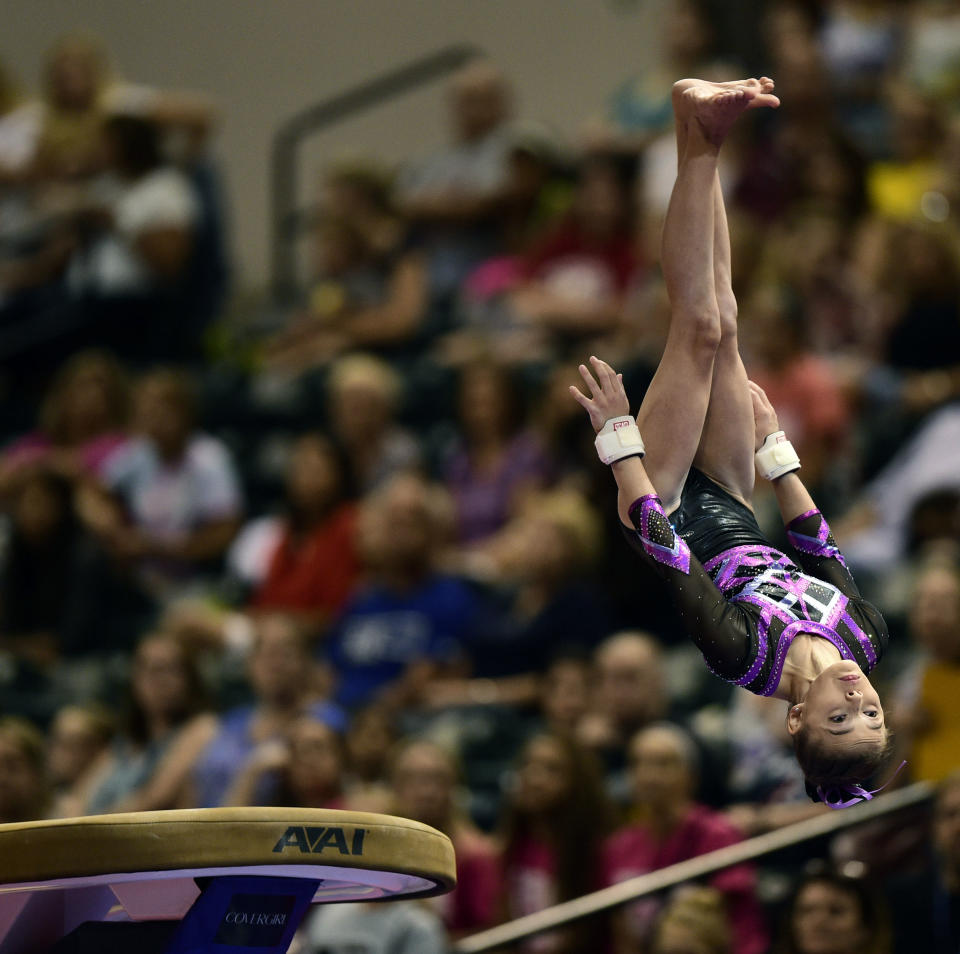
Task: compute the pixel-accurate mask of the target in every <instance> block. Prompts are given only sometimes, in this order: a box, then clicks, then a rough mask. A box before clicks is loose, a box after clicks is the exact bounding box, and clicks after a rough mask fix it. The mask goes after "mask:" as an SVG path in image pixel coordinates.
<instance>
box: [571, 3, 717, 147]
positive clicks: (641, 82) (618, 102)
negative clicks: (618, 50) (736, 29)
mask: <svg viewBox="0 0 960 954" xmlns="http://www.w3.org/2000/svg"><path fill="white" fill-rule="evenodd" d="M714 21H715V17H711V15H710V11H709V9H708V4H707V3H704V2H703V0H681V2H679V3H672V4H671V5H670V7H669V10H668V11H667V17H666V20H665V22H664V23H663V32H662V34H661V37H660V42H659V44H658V45H659V46H660V48H661V50H662V61H661V62H660V63H659V64H658V65H657V66H656V67H655V68H653V69H644V70H643V71H642V72H640V73H639V74H638V75H636V76H632V77H630V78H629V79H628V80H626V81H625V82H624V83H622V84H621V85H620V86H618V87H617V89H616V90H614V92H613V94H612V95H611V96H610V99H609V102H608V111H609V115H608V117H607V121H606V123H605V124H603V125H600V126H598V127H596V128H593V127H592V126H591V127H590V128H588V130H587V134H588V141H590V142H591V143H597V144H601V145H604V146H607V147H611V146H616V147H617V148H619V149H622V150H627V149H629V150H632V151H636V152H640V151H642V150H644V149H645V148H647V147H648V146H650V145H651V143H653V142H654V141H655V140H656V139H657V138H658V137H659V136H660V135H662V134H664V133H672V126H673V109H672V106H671V103H670V92H669V91H670V87H671V86H672V84H673V83H674V82H675V81H676V80H677V79H678V78H679V77H681V76H702V77H704V78H705V79H713V78H714V77H716V76H718V75H719V73H720V70H721V69H723V67H721V66H720V64H718V63H717V62H715V57H716V52H717V37H716V30H715V22H714ZM726 75H729V74H726Z"/></svg>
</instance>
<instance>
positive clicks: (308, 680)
mask: <svg viewBox="0 0 960 954" xmlns="http://www.w3.org/2000/svg"><path fill="white" fill-rule="evenodd" d="M247 675H248V678H249V680H250V688H251V689H252V691H253V696H254V701H253V703H251V704H249V705H243V706H238V707H237V708H234V709H231V710H229V711H228V712H226V713H224V714H223V715H222V716H221V717H220V719H219V724H218V725H217V727H216V731H215V734H214V736H213V738H212V739H211V740H210V743H209V744H208V745H207V747H206V748H205V749H204V750H203V751H202V752H200V753H199V754H198V757H197V759H196V760H195V763H194V765H193V766H192V769H191V796H192V797H191V800H192V802H193V804H196V805H199V806H200V807H202V808H212V807H214V806H216V805H222V804H223V803H224V799H225V798H226V797H227V792H228V790H229V788H230V786H231V785H232V784H233V782H234V780H235V779H236V777H237V775H238V773H239V772H241V771H242V770H244V768H245V766H247V765H248V763H250V762H251V760H252V763H262V762H265V761H269V757H270V756H271V755H272V754H275V753H276V751H277V743H278V742H280V743H282V742H283V740H284V738H285V736H286V734H287V733H288V732H289V731H290V728H291V726H293V725H294V724H295V723H297V722H298V721H299V720H300V719H301V718H302V717H303V716H304V715H310V716H312V717H313V718H314V719H315V720H317V721H320V722H324V723H326V724H327V725H329V726H330V727H331V728H332V729H334V730H336V731H338V732H342V731H343V730H344V729H345V728H346V721H347V720H346V717H345V715H344V713H343V711H342V710H341V709H340V708H339V707H337V706H335V705H333V704H332V703H331V702H328V701H326V700H325V698H324V692H323V686H322V681H321V678H320V672H319V670H318V668H317V667H316V666H315V665H314V663H313V661H312V659H311V657H310V649H309V646H308V643H307V640H306V638H305V636H304V635H303V633H302V631H301V630H300V629H299V628H298V627H297V625H296V624H295V623H294V622H293V621H292V620H290V619H287V618H285V617H283V616H279V615H275V616H264V617H261V618H260V619H259V620H258V621H257V626H256V635H255V637H254V643H253V648H252V651H251V653H250V657H249V659H248V660H247ZM270 797H271V796H270V780H269V779H268V778H266V777H264V778H263V779H262V784H259V785H257V786H255V787H254V789H253V793H252V797H251V799H250V800H251V801H252V802H253V803H254V804H264V803H266V802H267V800H268V799H269V798H270Z"/></svg>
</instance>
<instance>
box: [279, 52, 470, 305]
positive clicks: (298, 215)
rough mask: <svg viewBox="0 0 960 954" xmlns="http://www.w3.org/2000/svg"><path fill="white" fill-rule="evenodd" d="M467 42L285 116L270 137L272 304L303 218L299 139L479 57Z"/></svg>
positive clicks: (291, 267) (285, 286)
mask: <svg viewBox="0 0 960 954" xmlns="http://www.w3.org/2000/svg"><path fill="white" fill-rule="evenodd" d="M481 54H482V50H480V49H479V48H478V47H475V46H472V45H470V44H465V43H460V44H455V45H453V46H446V47H443V48H442V49H440V50H437V51H436V52H434V53H430V54H429V55H427V56H423V57H421V58H419V59H416V60H413V61H412V62H410V63H407V64H405V65H404V66H400V67H398V68H396V69H393V70H390V71H389V72H386V73H382V74H380V75H379V76H375V77H373V78H372V79H369V80H366V81H365V82H363V83H359V84H358V85H356V86H353V87H351V88H350V89H347V90H344V91H343V92H341V93H338V94H337V95H335V96H331V97H330V98H329V99H325V100H322V101H321V102H319V103H316V104H315V105H313V106H310V107H308V108H307V109H304V110H303V111H301V112H299V113H297V114H296V115H294V116H292V117H291V118H290V119H288V120H287V121H286V122H285V123H284V124H283V125H282V126H281V127H280V129H279V130H278V131H277V133H276V134H275V135H274V137H273V143H272V147H271V158H270V179H271V189H270V193H271V210H272V211H271V220H272V226H271V227H272V236H271V259H272V264H271V287H272V290H273V297H274V300H275V301H276V302H277V303H280V304H282V303H285V302H288V301H289V300H290V298H291V296H292V295H293V294H294V293H295V291H296V258H297V256H296V242H297V239H298V237H299V236H300V234H301V232H302V230H303V229H304V227H305V225H306V224H308V222H309V218H308V217H307V216H306V215H305V213H304V211H303V210H301V209H300V208H299V207H298V191H299V176H298V171H299V170H298V162H297V158H298V152H299V149H300V147H301V146H302V144H303V142H304V140H305V139H307V138H308V137H310V136H312V135H314V134H315V133H318V132H322V131H323V130H325V129H327V128H328V127H330V126H332V125H334V124H335V123H338V122H340V121H341V120H344V119H347V118H349V117H352V116H355V115H357V114H358V113H361V112H363V111H364V110H367V109H370V108H371V107H373V106H379V105H382V104H383V103H385V102H387V101H388V100H391V99H395V98H396V97H398V96H402V95H404V94H405V93H409V92H411V91H412V90H414V89H417V88H418V87H421V86H424V85H426V84H427V83H432V82H434V81H435V80H438V79H442V78H443V77H444V76H447V75H449V74H451V73H453V72H455V71H456V70H458V69H460V67H461V66H463V65H464V64H465V63H466V62H468V61H469V60H471V59H473V58H474V57H477V56H480V55H481Z"/></svg>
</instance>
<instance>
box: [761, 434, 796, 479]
mask: <svg viewBox="0 0 960 954" xmlns="http://www.w3.org/2000/svg"><path fill="white" fill-rule="evenodd" d="M754 457H755V459H756V462H757V471H758V472H759V474H760V476H761V477H763V478H765V479H766V480H776V479H777V478H778V477H782V476H783V475H784V474H789V473H790V472H791V471H794V470H799V469H800V458H799V457H797V452H796V451H795V450H794V449H793V444H791V443H790V441H788V440H787V435H786V434H784V432H783V431H774V432H773V433H772V434H768V435H767V436H766V438H765V440H764V442H763V443H762V444H761V445H760V449H759V450H758V451H757V452H756V454H755V455H754Z"/></svg>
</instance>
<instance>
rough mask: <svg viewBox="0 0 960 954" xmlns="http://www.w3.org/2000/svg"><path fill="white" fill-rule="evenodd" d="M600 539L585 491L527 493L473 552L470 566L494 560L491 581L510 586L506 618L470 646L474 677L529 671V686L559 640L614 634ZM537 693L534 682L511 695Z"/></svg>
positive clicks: (585, 644)
mask: <svg viewBox="0 0 960 954" xmlns="http://www.w3.org/2000/svg"><path fill="white" fill-rule="evenodd" d="M601 539H602V537H601V529H600V521H599V519H598V518H597V515H596V513H595V511H594V510H593V508H592V507H591V506H590V505H589V503H588V502H587V501H586V499H585V498H584V497H582V496H581V495H580V494H578V493H576V492H575V491H572V490H551V491H542V492H538V493H533V494H530V495H529V496H528V497H527V498H526V500H525V502H524V503H523V504H522V505H521V507H520V510H519V513H518V514H517V516H515V517H514V518H513V519H512V520H511V521H510V522H509V524H507V526H506V527H505V528H504V529H503V531H501V533H499V534H498V535H497V537H496V538H495V539H494V540H492V541H490V543H489V544H488V545H487V546H483V547H481V548H479V549H480V551H481V552H474V553H472V554H471V555H470V558H469V559H468V567H469V566H471V565H473V566H474V567H475V568H477V569H483V566H482V563H481V559H480V557H481V555H484V556H486V557H488V558H490V560H491V564H492V567H494V568H495V576H494V577H493V579H492V581H491V582H494V583H498V584H499V585H500V586H501V587H503V588H504V590H505V591H506V592H505V598H504V600H503V602H502V609H503V610H504V611H505V616H504V618H503V619H502V620H501V621H500V622H499V625H497V624H495V623H493V622H491V623H490V624H488V625H486V626H484V627H483V631H482V632H481V633H480V641H479V642H478V643H477V644H476V645H475V646H473V647H472V656H473V660H474V665H473V673H474V674H475V675H476V676H479V677H481V678H483V679H492V678H500V677H525V681H526V682H527V684H528V685H530V680H531V677H534V678H535V677H536V674H537V673H540V672H542V671H543V670H544V669H545V668H546V667H547V666H548V664H549V663H550V660H551V659H552V658H553V656H554V655H555V654H556V652H557V647H558V646H564V647H572V648H577V649H579V650H581V651H582V652H590V651H591V650H592V649H593V648H594V647H595V646H596V645H597V644H598V643H599V642H600V640H601V639H603V638H604V637H605V636H606V635H607V634H608V633H609V632H610V630H611V629H612V628H613V627H612V625H611V614H610V610H609V607H608V605H607V604H606V602H605V601H604V600H603V599H602V597H601V596H600V594H599V593H598V592H597V589H596V587H595V586H594V585H593V582H592V576H593V571H594V570H595V568H596V562H597V559H598V557H599V555H600V543H601ZM516 685H517V688H519V685H520V681H519V679H518V680H517V682H516ZM538 691H539V686H538V685H532V686H531V692H532V695H531V696H528V697H524V696H523V695H522V694H521V695H518V696H516V697H515V698H514V699H513V700H512V701H514V702H518V703H524V702H526V703H530V702H533V701H534V698H533V697H534V696H535V695H536V693H537V692H538ZM501 701H504V702H509V701H511V699H509V698H506V697H504V698H502V700H501Z"/></svg>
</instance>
